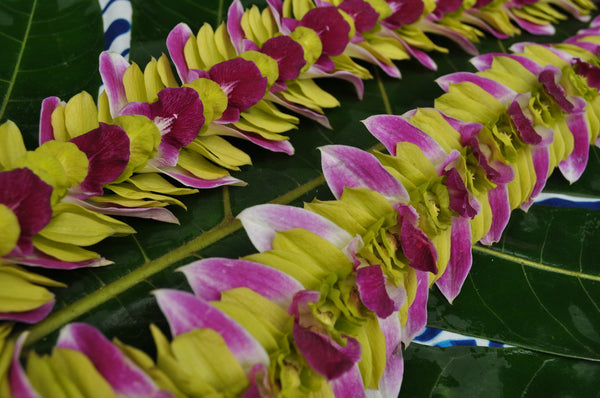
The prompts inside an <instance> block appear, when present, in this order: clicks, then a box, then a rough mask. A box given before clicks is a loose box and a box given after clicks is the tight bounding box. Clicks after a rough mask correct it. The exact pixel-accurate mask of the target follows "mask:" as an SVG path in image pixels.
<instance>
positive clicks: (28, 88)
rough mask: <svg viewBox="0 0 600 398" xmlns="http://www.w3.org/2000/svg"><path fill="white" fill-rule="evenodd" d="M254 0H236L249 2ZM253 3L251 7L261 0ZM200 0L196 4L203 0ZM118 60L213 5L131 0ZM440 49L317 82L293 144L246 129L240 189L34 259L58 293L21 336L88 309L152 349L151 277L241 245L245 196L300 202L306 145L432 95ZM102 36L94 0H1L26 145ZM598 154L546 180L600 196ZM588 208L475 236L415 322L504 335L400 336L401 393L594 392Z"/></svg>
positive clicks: (42, 332) (3, 35)
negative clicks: (73, 255)
mask: <svg viewBox="0 0 600 398" xmlns="http://www.w3.org/2000/svg"><path fill="white" fill-rule="evenodd" d="M252 3H253V2H248V1H246V2H244V5H245V6H246V7H248V6H249V5H250V4H252ZM254 3H257V4H259V5H260V6H261V7H263V6H264V4H265V2H264V1H262V2H261V1H256V2H254ZM209 4H210V5H209ZM132 5H133V10H134V11H133V12H134V14H133V25H132V43H131V47H132V49H131V59H132V60H133V61H135V62H137V63H138V64H140V65H145V63H146V62H148V60H149V59H150V57H151V56H154V57H158V56H160V54H161V52H166V48H165V44H164V43H165V39H166V36H167V34H168V32H169V31H170V29H171V28H172V27H173V26H175V25H176V24H177V23H179V22H186V23H187V24H188V25H190V27H192V29H193V30H197V29H198V28H199V27H200V26H201V25H202V24H203V23H205V22H207V23H210V24H212V25H213V26H215V25H216V24H217V23H218V22H220V21H222V20H224V18H225V17H226V14H227V7H228V5H229V4H228V2H226V1H224V0H220V1H218V2H217V1H214V2H192V1H188V0H170V1H168V2H164V1H159V0H132ZM583 27H585V24H583V23H581V22H576V21H573V20H570V21H566V22H563V23H561V24H559V25H558V26H557V34H556V35H555V36H553V37H536V36H532V35H522V36H521V37H518V38H513V39H510V40H507V41H503V42H500V41H498V40H495V39H491V38H489V37H488V38H486V39H485V40H482V42H481V43H479V44H478V48H479V49H480V52H481V53H485V52H493V51H505V50H506V49H507V48H508V47H509V46H510V44H511V43H514V42H516V41H524V40H527V41H538V42H542V41H543V42H550V41H551V42H556V41H560V40H562V39H564V38H566V37H568V36H570V35H572V34H574V33H575V32H576V31H577V30H578V29H581V28H583ZM433 39H434V40H435V41H436V42H437V43H438V44H441V45H444V46H447V47H448V48H449V50H450V53H449V54H434V55H433V56H434V59H435V61H436V62H437V63H438V66H439V68H438V71H429V70H426V69H425V68H424V67H422V66H421V65H419V64H418V63H417V62H415V61H406V62H401V63H399V66H400V69H401V71H402V73H403V79H401V80H394V79H391V78H388V77H387V76H385V75H384V74H383V73H381V72H379V71H377V70H375V69H374V68H372V71H373V74H374V77H375V79H374V80H371V81H368V82H366V83H365V95H364V99H363V100H362V101H360V100H358V99H357V97H356V95H355V93H354V92H353V89H352V87H351V86H350V84H348V83H345V82H342V83H340V82H337V81H323V82H320V84H322V87H324V88H325V89H327V90H328V91H330V92H331V93H332V94H334V95H335V96H336V97H338V98H339V99H340V100H341V103H342V106H341V107H340V108H337V109H333V110H331V111H329V112H328V116H329V118H330V121H331V125H332V126H333V129H332V130H327V129H325V128H323V127H321V126H319V125H317V124H316V123H314V122H311V121H308V120H303V121H302V123H301V125H300V128H299V129H298V130H296V131H292V132H291V134H290V136H291V142H292V144H293V145H294V147H295V148H296V154H295V155H294V156H292V157H289V156H287V155H284V154H277V153H270V152H267V151H266V150H262V149H260V148H256V147H252V146H250V145H248V144H247V143H245V142H239V141H236V142H235V144H236V145H238V146H239V147H241V148H242V149H244V150H246V151H247V152H248V153H249V154H250V155H251V157H252V159H253V166H252V167H246V168H244V169H243V170H242V171H241V172H237V173H235V176H236V177H238V178H241V179H243V180H245V181H246V182H248V186H247V187H232V188H220V189H214V190H210V191H204V192H201V193H199V194H196V195H193V196H190V197H184V198H183V201H184V202H185V204H186V206H187V211H186V210H183V209H173V211H174V212H175V214H176V215H177V216H178V218H179V220H180V222H181V225H179V226H177V225H165V224H160V223H157V222H150V221H146V220H126V221H128V222H130V224H131V225H132V226H133V227H134V228H135V229H136V230H137V234H136V235H134V236H131V237H125V238H113V239H108V240H106V241H105V242H103V243H102V244H100V245H97V246H96V247H94V249H95V250H97V251H99V252H100V253H102V254H103V255H104V256H105V257H107V258H109V259H111V260H113V261H114V262H115V264H114V265H111V266H108V267H104V268H96V269H83V270H79V271H69V272H60V271H41V272H44V273H45V274H47V275H49V276H51V277H53V278H55V279H58V280H60V281H63V282H65V283H67V284H68V286H69V287H68V288H66V289H56V290H55V294H56V295H57V306H56V308H55V311H54V313H53V314H52V315H51V316H50V317H49V318H47V319H46V320H45V321H43V322H41V323H40V324H38V325H35V326H33V327H31V328H30V331H31V336H32V340H35V343H34V346H33V347H34V348H35V349H37V350H41V351H43V350H47V349H48V348H49V347H51V346H52V344H53V343H54V340H55V337H56V331H57V330H58V329H59V328H60V327H61V326H62V325H64V324H66V323H68V322H73V321H78V322H87V323H90V324H92V325H94V326H96V327H98V328H99V329H100V330H101V331H102V332H103V333H104V334H105V335H106V336H108V337H110V338H112V337H118V338H119V339H120V340H122V341H124V342H125V343H129V344H132V345H134V346H136V347H139V348H143V349H145V350H146V351H148V352H150V353H152V352H153V347H152V341H151V338H150V334H149V331H148V325H149V324H150V323H156V324H158V325H159V326H160V327H162V328H164V329H166V324H165V320H164V318H163V317H162V315H161V314H160V311H159V309H158V307H157V305H156V303H155V301H154V299H153V297H152V295H151V292H152V290H154V289H157V288H165V287H169V288H176V289H189V288H188V287H187V284H186V282H185V280H184V278H183V276H182V275H181V274H180V273H178V272H175V271H176V269H177V268H178V267H179V266H181V265H184V264H187V263H189V262H191V261H193V260H195V259H198V258H204V257H211V256H221V257H229V258H235V257H239V256H243V255H245V254H249V253H252V252H253V251H254V250H253V247H252V245H251V244H250V242H249V240H248V238H247V237H246V235H245V234H244V232H243V230H241V226H240V223H239V222H238V221H236V220H235V218H234V216H235V215H236V214H238V213H239V212H240V211H241V210H243V209H244V208H246V207H249V206H252V205H256V204H260V203H266V202H276V203H285V204H292V205H297V206H301V204H302V202H303V201H310V200H312V199H313V198H315V197H316V198H320V199H329V198H330V193H329V191H328V189H327V187H326V185H324V180H323V177H322V175H321V173H320V157H319V152H318V150H317V149H316V148H317V147H319V146H321V145H327V144H333V143H336V144H346V145H353V146H357V147H360V148H363V149H368V148H371V147H372V146H373V145H375V144H376V141H375V140H374V139H373V138H372V137H371V136H370V135H369V134H368V132H367V131H366V129H365V128H364V126H363V125H362V124H361V123H360V121H361V120H362V119H365V118H366V117H368V116H369V115H372V114H380V113H394V114H401V113H403V112H405V111H407V110H410V109H413V108H415V107H419V106H432V105H433V100H434V99H435V98H436V97H437V96H439V95H441V94H442V91H441V89H439V88H438V87H437V85H436V84H435V81H434V80H435V78H436V77H438V76H440V75H443V74H447V73H451V72H454V71H473V70H474V69H473V68H472V67H471V66H470V64H469V62H468V60H469V58H470V57H469V56H468V55H467V54H466V53H465V52H464V51H462V50H461V49H460V48H458V46H456V45H455V44H453V43H451V42H449V41H448V40H446V39H445V38H443V37H433ZM103 45H104V41H103V33H102V20H101V12H100V8H99V6H98V4H97V3H96V2H95V1H91V0H44V1H42V0H1V1H0V56H1V57H0V59H1V60H2V61H1V62H0V122H4V121H6V120H7V119H11V120H13V121H15V122H16V123H17V124H18V125H19V127H20V128H21V130H22V131H23V133H24V135H25V137H26V143H27V145H28V147H29V148H30V149H32V148H34V147H35V145H36V143H37V131H38V130H37V129H38V127H37V126H38V121H39V109H40V103H41V100H42V99H43V98H45V97H47V96H50V95H56V96H59V97H60V98H61V99H63V100H66V99H68V98H70V97H71V96H72V95H74V94H76V93H77V92H79V91H81V90H87V91H89V92H91V93H92V94H93V95H95V93H97V91H98V86H99V82H100V79H99V77H98V73H97V64H98V54H99V53H100V51H101V50H102V48H103ZM599 155H600V151H599V150H598V149H596V148H593V149H592V150H591V153H590V162H589V166H588V169H587V171H586V172H585V174H584V176H583V178H582V179H581V180H580V181H579V182H577V183H576V184H574V185H572V186H569V185H568V183H566V181H565V180H564V179H562V177H561V176H560V175H558V174H557V173H555V175H553V176H552V177H551V179H550V181H549V183H548V185H547V189H546V190H547V191H552V192H558V193H577V194H578V195H586V196H596V197H598V196H600V182H599V181H600V180H599V179H598V176H599V175H600V156H599ZM599 241H600V215H599V213H598V211H597V210H587V209H573V208H554V207H547V206H539V205H534V206H533V207H532V208H531V209H530V210H529V212H527V213H524V212H522V211H515V212H514V213H513V215H512V218H511V222H510V224H509V226H508V228H507V230H506V232H505V235H504V238H503V239H502V241H501V242H499V243H498V244H496V245H494V246H493V247H482V246H477V247H475V248H474V264H473V269H472V272H471V274H470V275H469V277H468V279H467V281H466V283H465V286H464V287H463V291H462V293H461V294H460V295H459V297H458V298H457V299H456V300H455V302H454V304H452V305H450V304H448V303H447V302H445V300H444V299H443V298H442V296H441V295H440V294H439V293H438V292H437V290H435V288H434V289H433V290H432V292H431V296H430V301H429V326H433V327H438V328H443V329H446V330H450V331H454V332H459V333H463V334H467V335H470V336H475V337H481V338H486V339H492V340H495V341H499V342H503V343H507V344H510V345H513V346H515V348H482V347H479V348H474V347H458V348H433V347H424V346H419V345H417V344H414V343H413V344H411V345H410V346H409V347H408V348H407V350H406V351H405V359H406V363H405V377H404V383H403V389H402V392H401V396H402V397H405V396H406V397H410V396H416V397H423V396H440V397H451V396H462V397H471V396H485V397H496V396H497V397H504V396H517V395H521V396H528V397H529V396H532V397H537V396H577V397H584V396H597V394H598V391H600V363H599V362H598V361H599V360H600V260H599V259H600V245H598V242H599Z"/></svg>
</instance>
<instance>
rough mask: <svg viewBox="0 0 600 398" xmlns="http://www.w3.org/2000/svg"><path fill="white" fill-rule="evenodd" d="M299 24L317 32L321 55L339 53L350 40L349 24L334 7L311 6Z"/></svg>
mask: <svg viewBox="0 0 600 398" xmlns="http://www.w3.org/2000/svg"><path fill="white" fill-rule="evenodd" d="M300 24H301V25H302V26H305V27H307V28H311V29H312V30H314V31H315V32H317V34H318V35H319V38H320V39H321V42H322V43H323V55H326V56H336V55H340V54H341V53H342V52H344V50H345V49H346V45H347V44H348V42H349V41H350V39H349V37H348V34H349V33H350V25H349V24H348V22H346V20H345V19H344V17H342V14H340V13H339V11H338V10H337V9H336V7H319V8H313V9H312V10H310V11H308V12H307V13H306V14H304V16H303V17H302V20H301V21H300Z"/></svg>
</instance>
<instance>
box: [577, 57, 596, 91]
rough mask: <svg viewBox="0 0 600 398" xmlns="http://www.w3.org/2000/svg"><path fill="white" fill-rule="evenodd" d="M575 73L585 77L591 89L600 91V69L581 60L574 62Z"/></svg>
mask: <svg viewBox="0 0 600 398" xmlns="http://www.w3.org/2000/svg"><path fill="white" fill-rule="evenodd" d="M574 67H575V71H577V74H578V75H581V76H583V77H585V80H586V82H587V84H588V86H590V87H594V88H595V89H597V90H598V89H600V68H599V67H597V66H595V65H592V64H590V63H588V62H584V61H582V60H581V59H579V58H578V59H576V60H575V62H574Z"/></svg>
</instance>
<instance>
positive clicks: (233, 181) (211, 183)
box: [160, 166, 246, 189]
mask: <svg viewBox="0 0 600 398" xmlns="http://www.w3.org/2000/svg"><path fill="white" fill-rule="evenodd" d="M160 171H161V172H163V173H165V174H166V175H168V176H169V177H171V178H173V179H175V180H177V181H179V182H180V183H182V184H183V185H186V186H188V187H192V188H201V189H210V188H216V187H220V186H223V185H246V184H245V183H244V182H243V181H242V180H238V179H237V178H234V177H231V176H226V177H221V178H217V179H215V180H205V179H202V178H199V177H196V176H195V175H193V174H192V173H190V172H189V171H187V170H185V169H183V168H181V167H179V166H177V167H161V168H160Z"/></svg>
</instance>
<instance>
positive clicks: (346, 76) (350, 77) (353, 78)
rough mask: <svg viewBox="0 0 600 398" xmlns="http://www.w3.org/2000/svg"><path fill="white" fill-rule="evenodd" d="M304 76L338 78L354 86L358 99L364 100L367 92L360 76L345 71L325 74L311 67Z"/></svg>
mask: <svg viewBox="0 0 600 398" xmlns="http://www.w3.org/2000/svg"><path fill="white" fill-rule="evenodd" d="M303 76H306V77H310V78H314V77H317V78H320V77H325V78H336V79H341V80H345V81H347V82H349V83H351V84H352V85H353V86H354V90H355V91H356V96H357V97H358V99H362V98H363V94H364V91H365V84H364V82H363V80H362V79H361V78H360V77H359V76H357V75H355V74H354V73H350V72H347V71H344V70H337V71H333V72H324V71H322V70H320V69H317V68H313V67H311V68H309V69H308V71H306V72H304V74H303ZM290 109H292V108H290ZM294 110H295V109H294ZM296 112H298V113H300V114H302V113H301V112H299V111H298V110H296ZM307 117H310V116H307ZM317 121H318V120H317ZM321 124H322V123H321ZM323 125H324V126H325V127H327V128H331V126H329V125H328V124H327V125H325V124H323Z"/></svg>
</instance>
